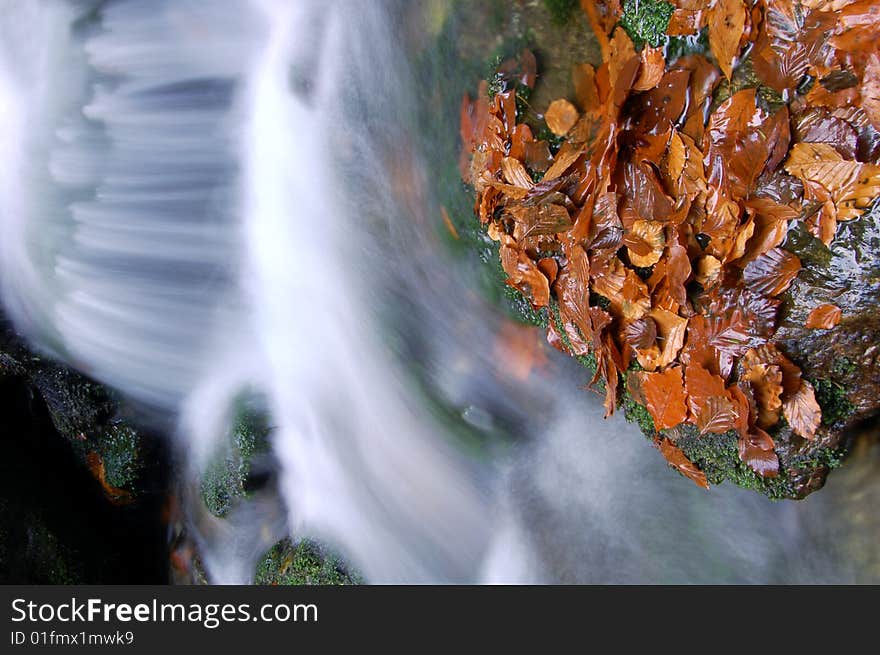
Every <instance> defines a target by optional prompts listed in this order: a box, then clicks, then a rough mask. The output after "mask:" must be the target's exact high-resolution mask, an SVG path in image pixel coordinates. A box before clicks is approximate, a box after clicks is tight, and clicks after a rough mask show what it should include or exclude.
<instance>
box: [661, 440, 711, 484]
mask: <svg viewBox="0 0 880 655" xmlns="http://www.w3.org/2000/svg"><path fill="white" fill-rule="evenodd" d="M657 447H658V448H659V449H660V452H661V453H662V454H663V457H665V458H666V461H667V462H669V464H671V465H672V466H674V467H675V468H676V469H677V470H678V472H679V473H681V474H682V475H684V476H685V477H687V478H690V479H691V480H692V481H693V482H694V484H696V485H697V486H698V487H702V488H703V489H708V488H709V481H708V480H707V479H706V474H705V473H703V472H702V471H701V470H700V469H699V468H698V467H697V465H696V464H694V463H693V462H692V461H690V460H689V459H688V458H687V456H686V455H685V454H684V453H683V452H682V450H681V448H679V447H678V446H676V445H675V444H674V443H672V442H671V441H670V440H669V439H661V440H660V442H659V443H658V444H657Z"/></svg>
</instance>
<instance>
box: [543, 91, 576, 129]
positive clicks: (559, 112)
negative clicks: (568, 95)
mask: <svg viewBox="0 0 880 655" xmlns="http://www.w3.org/2000/svg"><path fill="white" fill-rule="evenodd" d="M578 118H580V114H579V113H578V110H577V108H576V107H575V106H574V105H573V104H571V103H570V102H569V101H568V100H565V99H563V98H560V99H559V100H554V101H553V102H551V103H550V106H549V107H548V108H547V112H546V113H545V114H544V120H545V121H547V127H549V128H550V131H551V132H553V134H555V135H556V136H565V135H566V134H568V131H569V130H570V129H571V128H573V127H574V124H575V123H577V121H578Z"/></svg>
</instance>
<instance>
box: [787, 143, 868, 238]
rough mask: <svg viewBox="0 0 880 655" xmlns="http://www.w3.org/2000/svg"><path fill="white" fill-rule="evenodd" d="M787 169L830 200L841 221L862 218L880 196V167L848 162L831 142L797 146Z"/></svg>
mask: <svg viewBox="0 0 880 655" xmlns="http://www.w3.org/2000/svg"><path fill="white" fill-rule="evenodd" d="M785 170H787V171H788V172H789V173H791V174H792V175H794V176H795V177H798V178H800V179H801V180H802V181H803V182H804V185H805V186H806V187H807V191H808V192H810V193H812V194H813V195H814V196H815V197H816V198H818V199H820V200H826V199H827V200H830V201H831V202H832V203H833V208H834V211H835V215H834V218H835V220H838V221H848V220H852V219H854V218H858V217H859V216H861V215H862V213H863V212H864V211H865V210H866V209H867V208H868V206H869V205H870V204H871V202H873V200H874V199H875V198H876V197H877V196H878V195H880V166H876V165H873V164H865V163H862V162H858V161H851V160H846V159H844V158H843V157H841V155H840V153H839V152H837V150H835V149H834V148H833V147H832V146H830V145H829V144H827V143H797V144H795V145H794V146H793V147H792V149H791V152H790V153H789V157H788V161H786V163H785Z"/></svg>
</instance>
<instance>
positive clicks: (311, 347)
mask: <svg viewBox="0 0 880 655" xmlns="http://www.w3.org/2000/svg"><path fill="white" fill-rule="evenodd" d="M481 7H482V3H470V4H469V3H451V2H424V3H385V4H383V3H379V2H369V3H368V2H357V3H354V2H341V1H340V2H320V1H317V0H314V1H311V0H301V1H297V2H289V1H287V0H217V1H208V0H168V1H161V0H157V1H156V2H150V3H144V2H140V1H138V0H130V1H125V0H119V1H107V2H69V3H67V2H50V1H48V0H47V1H44V2H43V1H35V0H3V2H0V9H2V15H0V35H2V43H0V55H2V57H0V102H2V113H0V137H2V143H3V144H4V146H5V147H4V158H5V164H6V166H5V167H4V170H3V174H2V188H0V192H2V195H0V211H2V216H0V221H2V226H0V228H2V242H0V248H2V253H0V254H2V261H0V266H2V269H0V270H2V285H3V286H2V289H3V299H4V303H5V306H6V308H7V311H8V312H9V313H10V314H12V316H13V317H14V318H15V320H16V321H17V324H18V325H19V327H20V328H21V329H22V330H24V331H25V332H26V333H27V334H28V335H29V337H30V338H31V340H32V342H33V343H34V344H35V346H36V347H38V348H39V349H41V350H44V351H48V352H50V353H51V354H53V355H54V356H56V357H59V358H62V359H64V360H66V361H67V362H69V363H71V364H72V365H74V366H77V367H79V368H80V369H82V370H84V371H85V372H87V373H89V374H90V375H93V376H95V377H97V378H98V379H100V380H101V381H103V382H105V383H107V384H109V385H111V386H113V387H116V388H117V389H120V390H121V391H123V392H124V393H125V394H126V395H127V396H129V397H130V398H131V399H132V400H133V401H135V402H138V403H140V404H141V405H142V406H144V407H148V408H149V409H150V411H151V412H152V413H153V415H154V416H159V417H164V418H166V419H168V420H170V421H172V422H173V424H174V425H175V426H176V428H175V433H176V435H175V436H176V442H177V445H178V449H179V452H180V456H181V459H182V461H183V464H182V466H181V468H180V470H181V475H182V476H183V477H184V478H186V479H185V480H184V482H183V483H184V486H186V485H188V484H189V483H190V479H195V478H196V477H197V476H198V475H199V472H200V470H201V469H202V468H203V467H204V465H205V462H206V460H207V458H208V457H209V455H210V453H211V452H212V449H213V448H214V446H215V444H216V442H217V440H218V439H219V438H220V437H221V435H223V434H224V433H225V431H226V430H227V425H226V424H227V423H228V421H229V420H230V411H231V410H230V407H231V405H232V403H233V401H234V399H235V398H236V397H237V395H238V394H240V393H241V391H242V390H243V389H251V390H254V392H255V393H256V394H258V395H259V396H260V397H262V398H263V399H264V401H265V406H266V408H267V411H268V412H269V414H270V416H271V424H272V425H273V435H272V444H273V452H274V454H275V457H276V460H277V462H278V467H279V471H278V475H279V482H278V490H279V491H280V495H281V497H282V498H283V501H284V508H285V519H286V520H282V519H280V518H279V517H277V516H276V515H275V514H274V512H273V510H272V508H271V503H269V504H268V505H267V504H263V500H260V501H259V502H258V503H256V504H251V505H247V504H246V505H243V506H242V507H241V508H240V511H238V512H236V513H235V514H234V515H233V516H232V517H231V518H230V519H229V520H228V521H220V520H217V519H211V518H208V517H207V515H206V512H205V511H204V508H202V507H200V506H199V503H200V501H199V499H198V494H192V498H191V507H190V508H189V513H190V516H191V520H192V524H193V528H194V529H195V530H196V531H197V532H198V534H199V535H200V545H201V547H202V549H203V554H204V558H205V561H206V564H207V566H208V570H209V574H210V576H211V578H212V580H213V581H216V582H237V581H247V580H248V579H249V578H250V576H252V571H253V569H254V563H255V561H256V558H257V557H258V556H259V554H260V552H261V550H262V549H265V547H266V541H265V538H264V537H260V536H259V535H258V533H259V532H260V526H265V524H266V523H267V522H269V523H273V524H275V525H276V528H277V526H278V525H280V526H285V525H286V528H287V529H289V530H291V531H292V532H293V533H294V534H295V535H308V536H313V537H317V538H319V539H322V540H324V541H326V542H328V543H331V544H333V545H334V546H335V547H336V548H338V549H339V550H340V551H341V552H342V553H343V554H344V556H345V557H346V558H347V559H348V560H349V561H350V562H351V563H352V564H353V565H354V567H355V568H357V569H358V570H360V571H361V572H362V573H363V574H364V576H365V578H366V579H367V580H368V581H371V582H392V581H396V582H431V581H439V582H448V581H480V580H484V581H492V582H520V581H522V582H528V581H535V582H548V581H549V582H553V581H558V582H614V581H618V582H811V581H814V582H832V581H833V582H854V581H858V582H863V581H865V582H866V581H872V580H874V581H876V580H877V579H878V577H880V556H878V551H877V548H876V545H875V539H874V536H875V535H876V534H877V520H878V517H877V516H876V513H875V512H872V511H870V508H871V507H875V506H876V502H877V500H878V499H880V484H878V477H877V475H876V469H877V461H878V458H877V452H876V450H871V449H870V448H867V450H866V452H865V453H864V454H863V456H862V457H860V458H859V459H858V460H857V461H856V462H854V463H853V464H851V465H849V466H848V467H845V468H844V469H843V470H842V471H840V472H837V473H835V474H833V475H832V476H831V479H830V481H829V483H828V487H827V488H826V489H825V490H823V491H822V492H819V493H818V494H815V495H814V496H811V497H810V498H809V499H808V500H806V501H803V502H800V503H771V502H770V501H768V500H766V499H765V498H762V497H758V496H756V495H754V494H753V493H750V492H746V491H742V490H739V489H735V488H729V487H721V488H716V489H713V490H711V491H710V492H708V493H707V492H703V491H701V490H699V489H697V488H696V487H693V485H691V483H690V482H688V481H686V480H684V479H682V478H680V477H678V476H676V475H674V474H673V473H671V472H670V471H669V470H667V468H666V466H665V464H664V463H663V460H662V458H661V457H660V455H659V454H658V453H657V452H655V451H654V450H653V449H652V448H650V446H649V444H647V443H646V442H645V440H644V439H643V438H642V437H641V436H640V434H639V433H638V430H637V429H636V428H635V427H634V426H630V425H627V424H626V423H625V422H624V421H623V420H622V419H621V418H619V417H615V418H614V419H612V420H609V421H603V420H602V419H601V409H600V403H599V402H598V399H597V398H594V397H593V395H591V394H588V393H586V392H584V391H583V390H582V389H581V388H580V387H581V386H582V385H583V383H584V382H585V380H584V374H583V372H582V371H581V370H579V369H578V367H577V365H576V364H574V363H573V362H571V361H569V360H567V359H566V358H565V357H563V356H561V355H559V354H558V353H556V352H555V351H553V350H552V349H549V348H548V347H547V346H546V344H544V343H543V341H542V340H541V338H540V335H539V334H538V333H537V332H536V331H534V330H529V329H528V328H522V327H518V326H515V325H513V324H511V323H509V322H508V320H507V319H506V318H504V316H503V313H502V312H500V310H499V309H498V308H497V307H496V306H495V305H493V304H492V303H491V302H489V300H488V299H487V298H486V297H485V296H484V295H483V294H481V293H479V289H480V288H481V284H482V282H481V275H483V273H482V272H481V270H482V269H481V266H480V263H479V260H478V258H477V257H476V256H473V255H470V256H468V255H467V254H466V253H465V255H464V256H463V255H462V253H461V252H458V253H457V254H456V253H455V252H454V249H455V244H454V243H452V244H451V245H450V238H449V235H448V234H446V230H447V227H446V226H445V225H444V223H443V221H442V219H441V217H442V216H443V212H442V210H441V204H444V206H445V204H446V203H448V202H449V198H448V195H449V193H450V189H449V185H448V184H446V183H445V182H444V180H448V171H449V170H452V171H453V172H454V171H455V170H456V168H455V167H456V156H457V125H456V121H457V116H458V114H457V112H458V106H459V101H460V98H461V94H462V93H463V92H464V91H465V90H466V89H468V88H472V87H473V86H474V85H475V84H476V80H475V79H469V78H468V74H469V73H468V71H469V70H470V69H467V68H466V67H461V66H459V61H458V60H457V59H456V58H457V57H458V56H460V52H461V50H460V49H456V48H455V47H453V46H452V45H450V43H448V42H442V40H441V39H440V37H438V33H439V30H438V29H437V24H438V23H439V24H443V23H444V21H448V20H451V18H450V15H451V13H452V12H456V11H458V12H465V14H467V16H468V17H469V18H463V17H462V16H458V19H457V21H458V22H457V24H458V25H461V26H463V27H462V30H465V31H461V32H454V31H453V32H452V35H453V37H454V38H455V39H460V40H461V43H470V42H471V41H473V39H474V34H473V33H471V34H468V33H466V29H467V26H468V25H470V26H471V28H470V29H471V30H473V31H475V32H476V31H480V30H482V27H481V22H480V20H479V19H480V17H481V16H482V14H485V13H488V11H489V10H488V9H485V8H481ZM444 38H449V33H446V34H445V37H444ZM432 39H434V40H435V41H432ZM453 45H454V44H453ZM486 47H487V49H489V48H491V47H492V43H488V44H487V46H486ZM426 106H427V107H428V108H429V110H426ZM425 116H433V117H434V118H433V119H432V120H431V121H430V122H426V121H425V120H423V119H424V117H425ZM453 192H455V193H458V194H460V197H459V202H463V203H464V205H465V206H466V205H467V203H468V198H467V195H466V191H465V190H464V189H463V188H461V187H460V186H459V187H458V188H455V189H453ZM453 241H454V239H453Z"/></svg>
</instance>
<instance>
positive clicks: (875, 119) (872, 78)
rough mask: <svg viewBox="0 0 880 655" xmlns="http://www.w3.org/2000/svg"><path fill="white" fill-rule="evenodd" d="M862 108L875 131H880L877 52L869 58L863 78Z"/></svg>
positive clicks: (879, 61)
mask: <svg viewBox="0 0 880 655" xmlns="http://www.w3.org/2000/svg"><path fill="white" fill-rule="evenodd" d="M875 47H876V45H875ZM862 107H863V108H864V109H865V112H866V113H867V114H868V118H869V119H870V121H871V125H873V126H874V129H875V130H880V55H878V54H877V53H876V52H872V53H871V56H870V57H869V58H868V64H867V66H865V74H864V76H863V77H862Z"/></svg>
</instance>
